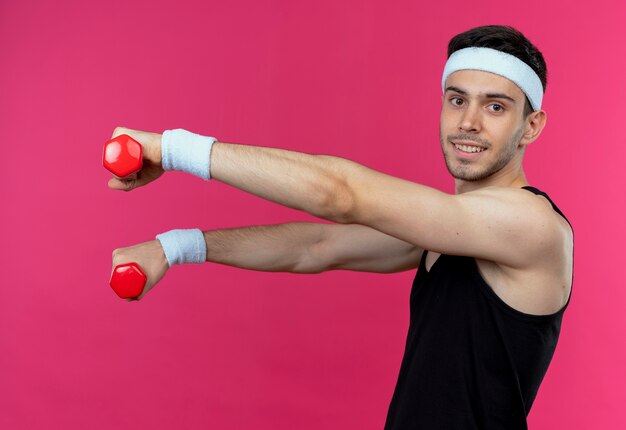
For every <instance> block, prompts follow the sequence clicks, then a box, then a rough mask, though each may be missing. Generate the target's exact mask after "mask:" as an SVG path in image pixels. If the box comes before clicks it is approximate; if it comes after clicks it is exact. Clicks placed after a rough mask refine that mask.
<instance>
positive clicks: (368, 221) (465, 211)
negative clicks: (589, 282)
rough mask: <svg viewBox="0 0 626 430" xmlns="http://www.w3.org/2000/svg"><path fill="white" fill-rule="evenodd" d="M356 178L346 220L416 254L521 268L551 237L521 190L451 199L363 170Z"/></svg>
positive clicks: (549, 225) (540, 212)
mask: <svg viewBox="0 0 626 430" xmlns="http://www.w3.org/2000/svg"><path fill="white" fill-rule="evenodd" d="M358 177H359V178H360V179H359V180H358V181H356V182H353V183H352V184H351V189H350V191H349V192H350V195H351V201H352V202H351V206H352V207H351V208H350V211H349V213H348V216H347V219H349V220H350V222H354V223H359V224H363V225H367V226H369V227H372V228H374V229H376V230H379V231H381V232H383V233H385V234H388V235H391V236H393V237H396V238H398V239H401V240H403V241H406V242H408V243H411V244H413V245H415V246H416V247H418V248H420V249H427V250H430V251H434V252H439V253H442V254H449V255H465V256H473V257H476V258H481V259H486V260H491V261H496V262H499V263H502V264H505V265H509V266H511V267H524V266H525V265H527V264H529V263H530V262H531V260H532V259H533V258H536V257H535V256H534V255H532V254H533V251H534V250H537V249H540V246H541V245H542V243H545V242H548V241H550V240H552V239H553V238H554V235H553V234H552V233H553V230H554V222H553V219H552V218H550V215H549V214H548V211H547V210H546V207H545V205H544V203H542V202H539V201H538V199H537V198H536V196H534V195H533V194H531V193H529V192H527V191H525V190H522V189H517V188H496V187H491V188H484V189H481V190H477V191H473V192H467V193H463V194H458V195H454V194H447V193H444V192H442V191H439V190H436V189H434V188H431V187H427V186H424V185H421V184H416V183H414V182H410V181H406V180H403V179H400V178H395V177H393V176H389V175H385V174H382V173H380V172H377V171H375V170H371V169H367V168H366V169H364V170H362V171H361V172H360V175H359V176H358Z"/></svg>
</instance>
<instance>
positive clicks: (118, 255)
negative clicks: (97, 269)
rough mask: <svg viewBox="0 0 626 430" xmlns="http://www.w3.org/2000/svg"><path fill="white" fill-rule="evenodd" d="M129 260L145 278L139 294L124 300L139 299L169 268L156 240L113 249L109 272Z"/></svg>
mask: <svg viewBox="0 0 626 430" xmlns="http://www.w3.org/2000/svg"><path fill="white" fill-rule="evenodd" d="M130 262H135V263H137V264H138V265H139V267H140V268H141V270H142V271H143V272H144V273H145V274H146V277H147V279H146V285H145V287H144V289H143V292H142V293H141V295H140V296H138V297H136V298H133V299H125V300H126V301H134V300H141V299H142V298H143V296H145V295H146V293H147V292H148V291H150V290H151V289H152V287H154V285H155V284H156V283H157V282H159V281H160V280H161V278H163V276H165V273H166V272H167V270H168V269H169V266H168V264H167V259H166V258H165V253H164V252H163V247H161V242H159V241H158V240H151V241H148V242H143V243H139V244H137V245H133V246H129V247H126V248H118V249H116V250H115V251H113V267H112V269H111V273H113V270H115V267H116V266H118V265H120V264H124V263H130Z"/></svg>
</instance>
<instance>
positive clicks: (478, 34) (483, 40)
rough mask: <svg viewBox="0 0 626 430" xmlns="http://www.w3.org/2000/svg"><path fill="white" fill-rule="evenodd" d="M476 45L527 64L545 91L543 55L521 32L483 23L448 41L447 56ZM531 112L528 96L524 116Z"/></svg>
mask: <svg viewBox="0 0 626 430" xmlns="http://www.w3.org/2000/svg"><path fill="white" fill-rule="evenodd" d="M469 47H478V48H492V49H497V50H498V51H502V52H506V53H507V54H511V55H514V56H516V57H517V58H519V59H520V60H522V61H523V62H524V63H526V64H528V65H529V66H530V67H531V68H532V69H533V70H534V71H535V73H537V75H538V76H539V79H540V80H541V85H542V86H543V92H544V93H545V92H546V84H547V83H548V77H547V75H548V70H547V68H546V62H545V60H544V59H543V55H542V54H541V52H540V51H539V50H538V49H537V47H536V46H535V45H533V44H532V43H530V40H528V39H527V38H526V37H525V36H524V35H523V34H522V33H520V32H519V31H518V30H516V29H515V28H513V27H511V26H508V25H484V26H482V27H475V28H472V29H470V30H467V31H465V32H463V33H460V34H457V35H456V36H454V37H453V38H452V39H450V42H449V43H448V58H450V55H452V53H454V52H456V51H458V50H459V49H463V48H469ZM532 112H533V109H532V106H531V105H530V101H529V100H528V97H526V103H525V105H524V118H526V117H527V116H528V115H530V114H531V113H532Z"/></svg>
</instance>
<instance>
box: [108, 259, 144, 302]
mask: <svg viewBox="0 0 626 430" xmlns="http://www.w3.org/2000/svg"><path fill="white" fill-rule="evenodd" d="M146 279H148V278H147V277H146V274H145V273H143V271H142V270H141V269H140V268H139V265H138V264H137V263H126V264H120V265H118V266H115V269H114V270H113V273H111V280H110V281H109V285H111V288H113V291H115V293H116V294H117V295H118V296H119V297H120V298H122V299H132V298H135V297H138V296H140V295H141V293H142V292H143V288H144V287H145V286H146Z"/></svg>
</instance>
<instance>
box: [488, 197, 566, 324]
mask: <svg viewBox="0 0 626 430" xmlns="http://www.w3.org/2000/svg"><path fill="white" fill-rule="evenodd" d="M480 192H481V193H482V194H483V195H485V196H492V197H493V198H498V199H503V200H504V201H507V202H508V201H509V199H511V204H512V205H514V207H516V208H517V210H519V212H520V214H523V216H524V217H525V218H526V222H524V223H523V225H524V226H525V228H527V229H528V230H529V231H528V238H532V239H530V240H528V239H526V240H524V241H525V242H526V244H525V245H522V248H523V249H526V250H527V251H531V252H530V254H529V255H531V256H532V258H530V259H526V260H525V261H527V264H525V265H523V266H510V265H507V264H502V263H501V262H495V261H488V260H481V259H477V265H478V268H479V271H480V273H481V275H482V276H483V278H484V279H485V281H486V282H487V284H489V286H490V287H491V288H492V289H493V290H494V292H495V293H496V294H497V295H498V296H500V298H502V299H503V300H504V301H505V302H506V303H507V304H509V305H510V306H512V307H513V308H515V309H517V310H519V311H521V312H525V313H529V314H536V315H545V314H551V313H554V312H556V311H558V310H559V309H561V308H562V307H563V305H564V304H565V303H566V302H567V300H568V298H569V294H570V291H571V286H572V270H573V264H572V263H573V232H572V229H571V227H570V225H569V223H568V222H567V221H566V220H565V218H563V216H561V215H560V214H559V213H558V212H557V211H556V210H555V209H554V208H553V207H552V204H551V203H550V201H549V200H548V199H547V198H546V197H544V196H543V195H540V194H534V193H532V192H529V191H528V190H524V189H512V188H509V189H506V188H495V187H494V188H491V189H487V188H485V189H482V190H480ZM521 240H523V239H521ZM510 246H512V247H515V246H516V244H510Z"/></svg>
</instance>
